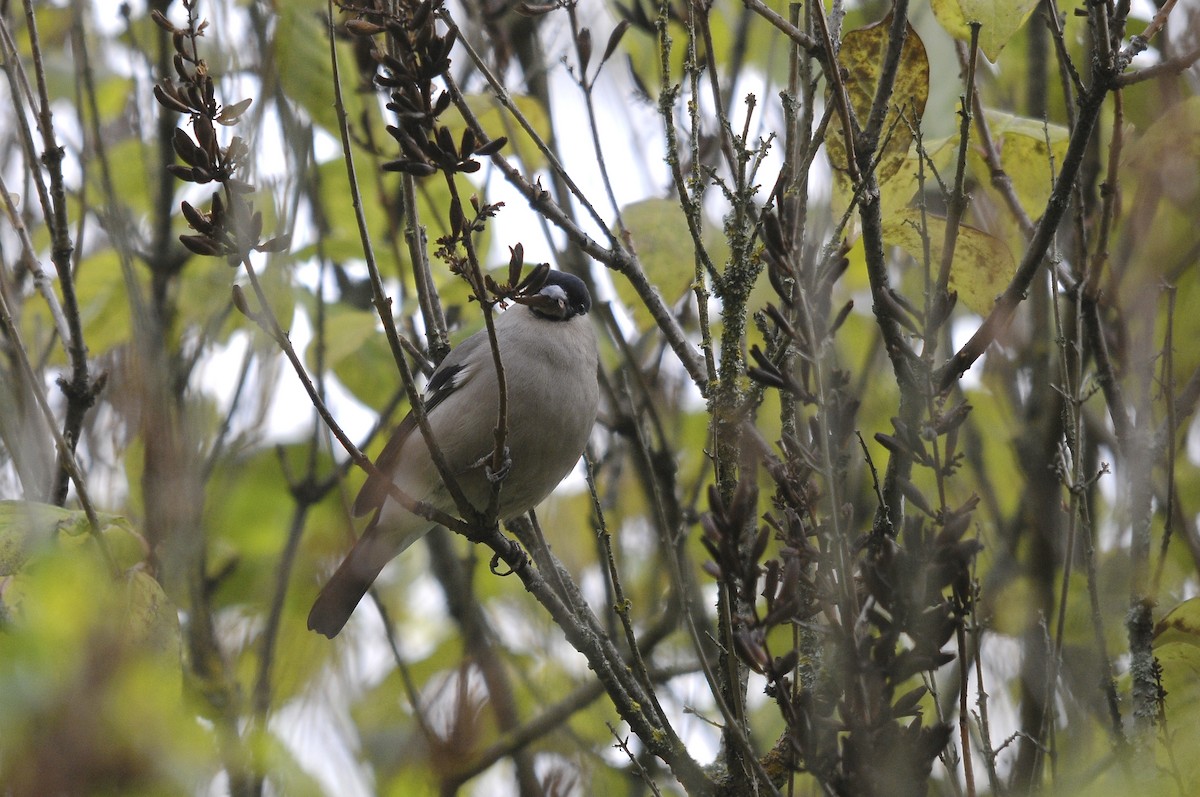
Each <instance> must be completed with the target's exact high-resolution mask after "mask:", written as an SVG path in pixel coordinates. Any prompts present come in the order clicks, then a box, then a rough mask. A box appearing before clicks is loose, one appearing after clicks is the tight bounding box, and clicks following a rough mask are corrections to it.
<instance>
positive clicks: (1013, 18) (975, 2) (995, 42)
mask: <svg viewBox="0 0 1200 797" xmlns="http://www.w3.org/2000/svg"><path fill="white" fill-rule="evenodd" d="M1037 4H1038V0H931V5H932V7H933V15H934V16H935V17H937V20H938V22H940V23H941V24H942V27H943V28H945V29H946V32H947V33H949V34H950V35H951V36H953V37H954V38H956V39H961V40H963V41H970V40H971V28H970V23H972V22H978V23H979V49H981V50H983V54H984V55H986V56H987V57H988V60H990V61H992V62H995V60H996V58H997V56H999V55H1000V51H1001V50H1003V49H1004V45H1006V44H1008V42H1009V40H1010V39H1011V38H1012V37H1013V36H1014V35H1016V33H1017V31H1019V30H1020V29H1021V26H1022V25H1024V24H1025V22H1026V20H1028V19H1029V16H1030V14H1032V13H1033V10H1034V9H1035V8H1036V7H1037Z"/></svg>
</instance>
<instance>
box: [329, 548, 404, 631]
mask: <svg viewBox="0 0 1200 797" xmlns="http://www.w3.org/2000/svg"><path fill="white" fill-rule="evenodd" d="M380 542H381V541H380V540H378V539H376V538H375V537H374V535H371V534H369V533H368V534H365V535H363V538H362V539H360V540H359V541H358V543H357V544H355V546H354V548H353V549H352V550H351V551H350V553H349V554H348V555H347V556H346V558H345V559H344V560H343V561H342V563H341V564H340V565H339V566H338V569H337V570H335V571H334V573H333V575H332V576H330V578H329V581H328V582H327V583H326V584H325V586H324V588H322V589H321V594H319V595H317V600H316V601H315V602H314V603H313V607H312V610H310V611H309V613H308V627H309V630H311V631H316V632H317V633H318V634H324V635H325V636H327V637H329V638H330V639H333V638H334V637H335V636H337V635H338V632H340V631H341V630H342V626H344V625H346V621H347V620H349V619H350V615H351V614H352V613H353V612H354V608H355V607H356V606H358V604H359V602H360V601H361V600H362V599H363V596H364V595H366V594H367V590H368V589H370V588H371V584H372V583H374V581H375V578H376V577H377V576H378V575H379V571H381V570H383V567H384V565H386V564H387V563H388V562H389V561H391V558H392V556H394V555H395V554H394V553H391V552H382V551H380V550H379V548H380V544H379V543H380Z"/></svg>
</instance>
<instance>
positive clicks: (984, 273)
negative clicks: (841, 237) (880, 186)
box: [883, 208, 1016, 315]
mask: <svg viewBox="0 0 1200 797" xmlns="http://www.w3.org/2000/svg"><path fill="white" fill-rule="evenodd" d="M925 223H926V230H927V235H928V236H929V257H930V267H931V268H932V270H933V273H935V274H936V273H937V269H938V264H939V263H941V259H942V244H943V242H944V241H945V237H946V220H945V219H943V218H940V217H938V216H933V215H929V214H926V216H925ZM883 237H884V240H886V241H887V242H888V243H890V244H893V245H895V246H899V247H900V248H901V249H903V250H904V251H905V252H907V253H908V254H909V255H911V256H912V257H913V258H915V259H916V260H917V261H918V262H921V261H922V260H923V258H924V244H923V241H922V237H921V214H920V211H919V210H917V209H915V208H909V209H908V210H905V211H904V212H902V213H897V214H894V215H891V216H889V217H887V218H886V219H885V220H884V222H883ZM1015 270H1016V264H1015V263H1014V262H1013V257H1012V252H1011V251H1009V248H1008V246H1007V245H1006V244H1005V243H1004V242H1003V241H1001V240H1000V239H999V238H996V237H995V236H993V235H989V234H988V233H986V232H984V231H983V230H979V229H976V228H974V227H971V226H968V225H966V224H960V225H959V228H958V239H957V240H956V241H955V245H954V262H953V264H952V265H951V269H950V289H951V290H953V291H957V292H958V299H959V301H960V302H962V303H963V304H964V305H966V306H967V307H968V308H969V309H970V310H973V311H974V312H976V313H979V314H981V315H983V314H986V313H987V312H988V311H989V310H991V309H992V305H993V304H994V303H995V300H996V297H997V296H998V295H999V294H1000V293H1001V292H1002V291H1003V290H1004V288H1005V287H1006V286H1007V285H1008V283H1009V281H1010V280H1011V279H1012V275H1013V272H1014V271H1015Z"/></svg>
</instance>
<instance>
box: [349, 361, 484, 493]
mask: <svg viewBox="0 0 1200 797" xmlns="http://www.w3.org/2000/svg"><path fill="white" fill-rule="evenodd" d="M466 370H467V366H466V365H464V364H462V363H449V362H447V363H446V364H445V365H444V366H443V367H442V368H439V369H437V370H436V371H434V373H433V376H432V377H430V379H429V385H428V387H426V389H425V402H424V406H425V414H426V415H428V414H429V413H430V412H432V411H433V408H434V407H436V406H437V405H439V404H441V403H442V402H443V401H445V400H446V398H447V396H449V395H450V394H452V393H453V392H454V391H455V390H457V389H458V388H459V387H460V386H462V384H463V382H465V381H466V379H467V376H468V374H464V373H463V372H464V371H466ZM420 433H421V431H420V429H418V428H417V418H416V416H415V415H413V414H412V412H409V413H408V415H405V416H404V420H402V421H400V424H399V425H398V426H397V427H396V428H395V430H394V431H393V432H392V438H391V439H390V440H388V443H387V445H386V446H384V447H383V451H382V452H380V454H379V458H378V459H376V460H375V468H376V469H377V471H378V475H377V474H375V473H371V474H368V475H367V481H366V483H365V484H364V485H363V486H362V489H361V490H359V492H358V497H357V498H355V499H354V508H353V512H354V516H355V517H361V516H363V515H365V514H367V513H368V512H373V511H375V510H376V509H379V508H380V507H382V506H383V502H384V499H386V498H387V495H388V492H389V491H390V490H391V485H392V473H393V472H395V470H396V466H398V465H399V464H400V452H401V450H403V448H404V444H405V442H407V441H408V438H409V436H410V435H412V434H420ZM414 497H419V496H414Z"/></svg>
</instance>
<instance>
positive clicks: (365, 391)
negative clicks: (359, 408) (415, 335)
mask: <svg viewBox="0 0 1200 797" xmlns="http://www.w3.org/2000/svg"><path fill="white" fill-rule="evenodd" d="M315 355H316V350H315V348H314V347H313V346H309V347H308V349H307V350H306V351H305V353H304V359H305V362H306V363H307V364H308V367H309V369H311V370H315V368H316V357H315ZM324 356H325V367H327V368H329V369H331V370H332V371H333V373H334V374H335V375H336V376H337V378H338V381H340V382H341V383H342V385H343V386H344V387H345V388H346V389H347V390H349V391H350V392H351V393H353V394H354V397H355V398H357V399H358V400H359V401H361V402H363V403H364V404H366V405H367V406H369V407H372V408H374V409H376V410H379V409H382V407H383V405H384V404H385V403H386V402H387V401H388V399H390V398H391V394H392V392H393V391H394V390H395V389H396V388H398V387H399V386H400V376H399V373H398V371H397V370H396V363H395V360H394V359H392V351H391V348H390V347H389V346H388V342H387V337H386V336H385V335H384V333H383V330H382V329H380V328H379V317H378V316H376V315H375V313H374V312H373V311H372V312H368V311H364V310H357V309H354V308H351V307H347V306H345V305H333V306H330V307H328V308H327V309H326V315H325V354H324ZM389 385H390V386H391V387H389Z"/></svg>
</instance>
